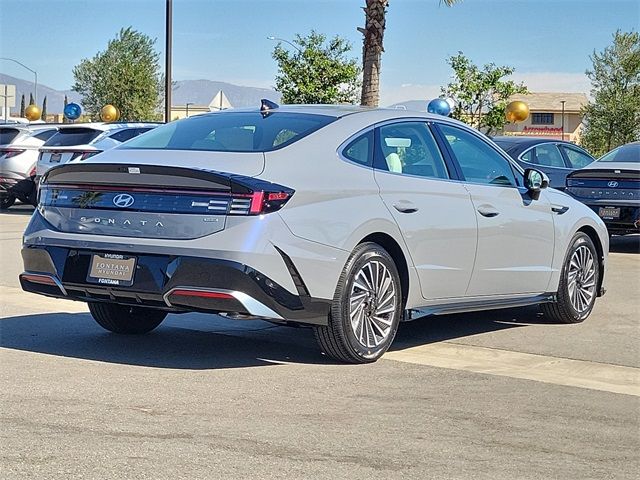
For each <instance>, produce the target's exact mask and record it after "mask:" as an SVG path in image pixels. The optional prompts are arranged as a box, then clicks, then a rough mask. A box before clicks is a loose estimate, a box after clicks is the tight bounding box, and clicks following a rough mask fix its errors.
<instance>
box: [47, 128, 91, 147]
mask: <svg viewBox="0 0 640 480" xmlns="http://www.w3.org/2000/svg"><path fill="white" fill-rule="evenodd" d="M101 133H102V130H96V129H93V128H63V129H61V130H60V131H58V132H57V133H56V134H55V135H53V136H52V137H51V138H50V139H49V140H47V141H46V142H45V144H44V146H45V147H71V146H74V145H87V144H88V143H90V142H91V141H92V140H93V139H94V138H96V137H97V136H98V135H100V134H101Z"/></svg>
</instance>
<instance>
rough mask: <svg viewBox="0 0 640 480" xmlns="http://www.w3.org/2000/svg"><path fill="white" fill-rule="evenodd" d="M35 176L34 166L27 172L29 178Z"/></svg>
mask: <svg viewBox="0 0 640 480" xmlns="http://www.w3.org/2000/svg"><path fill="white" fill-rule="evenodd" d="M35 176H36V166H35V165H34V166H33V167H32V168H31V170H29V177H35Z"/></svg>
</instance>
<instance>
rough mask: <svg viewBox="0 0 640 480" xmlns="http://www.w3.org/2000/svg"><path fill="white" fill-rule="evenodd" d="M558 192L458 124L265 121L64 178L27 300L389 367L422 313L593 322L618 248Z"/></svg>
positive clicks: (188, 127) (169, 140) (380, 113)
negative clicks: (219, 318)
mask: <svg viewBox="0 0 640 480" xmlns="http://www.w3.org/2000/svg"><path fill="white" fill-rule="evenodd" d="M547 182H548V180H547V179H546V177H545V176H544V174H542V173H540V172H538V171H536V170H533V169H531V170H527V171H523V170H522V169H521V168H520V167H519V166H518V165H517V164H516V163H515V161H513V160H512V159H511V158H510V157H509V156H508V155H506V154H505V153H504V152H503V151H502V150H500V148H498V147H497V146H496V145H495V144H494V143H493V142H491V141H490V140H489V139H488V138H487V137H485V136H484V135H482V134H480V133H478V132H477V131H475V130H473V129H471V128H469V127H467V126H466V125H464V124H462V123H460V122H456V121H454V120H451V119H449V118H446V117H441V116H434V115H429V114H426V113H425V114H422V113H417V112H415V113H414V112H409V111H401V110H384V109H367V108H360V107H352V106H342V107H336V106H283V107H280V108H278V106H277V105H275V104H273V103H271V102H267V101H264V102H263V105H262V106H261V108H260V109H253V110H233V111H223V112H219V113H212V114H205V115H199V116H197V117H192V118H187V119H184V120H180V121H176V122H171V123H169V124H167V125H164V126H162V127H158V128H157V129H155V130H154V131H152V132H149V133H147V134H145V135H143V136H140V137H138V138H135V139H133V140H131V141H130V142H128V143H126V144H124V145H121V146H120V147H116V148H115V149H112V150H110V151H108V152H105V153H104V154H101V155H99V156H97V157H94V158H90V159H88V160H86V161H84V162H82V163H78V164H69V165H64V166H61V167H56V168H54V169H52V170H50V171H49V172H48V173H47V174H46V175H45V177H44V178H43V180H42V185H41V195H40V204H39V207H38V209H37V210H36V212H35V213H34V215H33V217H32V219H31V222H30V224H29V226H28V228H27V230H26V232H25V234H24V248H23V251H22V255H23V259H24V269H25V272H24V273H23V274H22V275H21V277H20V280H21V283H22V288H24V289H25V290H27V291H30V292H35V293H40V294H43V295H49V296H53V297H59V298H68V299H72V300H80V301H83V302H88V304H89V309H90V311H91V313H92V315H93V317H94V319H95V320H96V321H97V322H98V323H99V324H100V325H101V326H103V327H104V328H106V329H107V330H110V331H112V332H116V333H129V334H134V333H144V332H148V331H150V330H152V329H154V328H155V327H157V326H158V325H159V324H160V323H161V322H162V320H163V319H164V318H165V317H166V315H167V314H168V313H171V312H174V313H180V312H186V311H199V312H210V313H221V314H224V315H226V316H228V317H231V318H247V317H249V318H251V317H254V318H263V319H267V320H269V321H271V322H276V323H280V324H301V325H309V326H312V327H313V328H314V330H315V333H316V338H317V340H318V343H319V344H320V347H321V348H322V350H323V351H324V352H325V353H326V354H327V355H330V356H332V357H334V358H336V359H339V360H342V361H346V362H356V363H358V362H371V361H375V360H376V359H378V358H380V356H381V355H382V354H383V353H384V352H385V351H386V350H387V349H388V348H389V346H390V345H391V342H392V341H393V338H394V336H395V334H396V330H397V328H398V323H399V322H400V321H401V319H403V318H410V315H408V316H404V315H403V312H404V311H405V310H407V309H409V310H411V309H420V310H421V311H422V312H426V313H431V314H442V313H450V312H462V311H470V310H481V309H491V308H502V307H513V306H521V305H532V304H540V305H541V306H542V310H543V312H544V314H545V315H546V316H548V317H549V318H550V319H551V320H554V321H558V322H564V323H574V322H581V321H583V320H584V319H586V318H587V316H588V315H589V314H590V313H591V310H592V308H593V305H594V303H595V300H596V297H597V296H600V295H602V294H603V293H604V288H603V280H604V276H605V265H606V260H607V252H608V249H609V239H608V235H607V230H606V228H605V226H604V224H603V222H602V220H601V219H600V218H598V216H597V215H596V214H595V213H594V212H593V211H592V210H591V209H589V208H588V207H586V206H585V205H583V204H581V203H579V202H577V201H575V200H573V199H572V198H571V197H569V196H568V195H566V194H564V193H562V192H559V191H556V190H553V189H547V188H546V186H547Z"/></svg>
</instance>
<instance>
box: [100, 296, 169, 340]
mask: <svg viewBox="0 0 640 480" xmlns="http://www.w3.org/2000/svg"><path fill="white" fill-rule="evenodd" d="M89 312H91V316H92V317H93V319H94V320H95V321H96V322H97V323H98V325H100V326H101V327H102V328H104V329H105V330H109V331H110V332H113V333H122V334H132V335H139V334H142V333H148V332H150V331H151V330H153V329H154V328H156V327H157V326H158V325H160V324H161V323H162V321H163V320H164V319H165V317H166V316H167V312H163V311H162V310H155V309H152V308H145V307H130V306H128V305H119V304H117V303H89Z"/></svg>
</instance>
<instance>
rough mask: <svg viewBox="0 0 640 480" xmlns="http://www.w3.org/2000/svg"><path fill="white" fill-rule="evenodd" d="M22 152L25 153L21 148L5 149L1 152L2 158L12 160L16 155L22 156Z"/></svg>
mask: <svg viewBox="0 0 640 480" xmlns="http://www.w3.org/2000/svg"><path fill="white" fill-rule="evenodd" d="M22 152H24V150H21V149H19V148H3V149H2V150H0V157H3V158H11V157H15V156H16V155H20V154H21V153H22Z"/></svg>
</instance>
